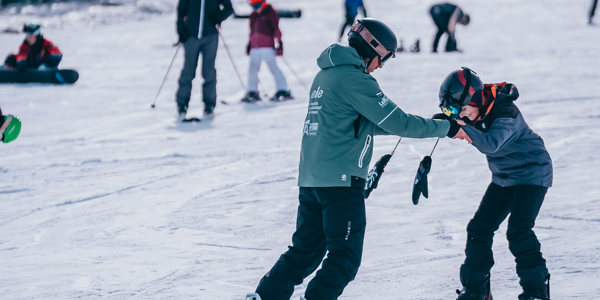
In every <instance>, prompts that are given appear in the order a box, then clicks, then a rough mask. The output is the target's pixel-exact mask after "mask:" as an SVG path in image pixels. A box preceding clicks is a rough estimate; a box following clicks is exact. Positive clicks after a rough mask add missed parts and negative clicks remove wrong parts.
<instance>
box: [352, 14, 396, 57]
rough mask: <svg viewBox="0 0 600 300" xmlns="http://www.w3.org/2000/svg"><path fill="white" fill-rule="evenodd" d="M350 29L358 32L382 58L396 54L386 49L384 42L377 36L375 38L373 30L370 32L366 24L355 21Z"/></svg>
mask: <svg viewBox="0 0 600 300" xmlns="http://www.w3.org/2000/svg"><path fill="white" fill-rule="evenodd" d="M350 31H354V32H356V33H358V34H359V35H360V36H361V37H362V38H363V40H365V42H367V43H368V44H369V45H370V46H371V48H373V50H375V52H377V55H379V57H381V58H382V60H387V59H388V58H389V57H390V55H391V57H395V56H396V55H395V54H394V52H392V51H388V50H387V49H385V47H384V46H383V44H381V43H380V42H379V41H378V40H377V38H375V36H373V35H372V34H371V32H369V30H368V29H366V28H365V26H364V25H363V24H361V23H360V22H355V23H354V24H353V25H352V28H350Z"/></svg>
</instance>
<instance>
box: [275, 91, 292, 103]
mask: <svg viewBox="0 0 600 300" xmlns="http://www.w3.org/2000/svg"><path fill="white" fill-rule="evenodd" d="M292 99H294V97H293V96H292V94H291V93H290V91H284V90H281V91H277V93H275V95H274V96H273V98H271V101H286V100H292Z"/></svg>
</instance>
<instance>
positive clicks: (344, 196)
mask: <svg viewBox="0 0 600 300" xmlns="http://www.w3.org/2000/svg"><path fill="white" fill-rule="evenodd" d="M357 185H358V184H357ZM363 188H364V181H362V186H360V187H359V186H356V187H300V195H299V200H300V205H299V207H298V217H297V222H296V232H295V233H294V235H293V236H292V246H290V247H289V249H288V251H287V252H285V253H283V254H282V255H281V256H280V257H279V259H278V260H277V262H276V263H275V265H274V266H273V268H272V269H271V270H270V271H269V272H268V273H267V274H266V275H265V276H264V277H263V278H262V279H261V281H260V283H259V285H258V287H257V288H256V292H257V293H258V294H259V295H260V296H261V298H262V300H288V299H290V297H291V296H292V294H293V292H294V286H295V285H298V284H300V283H302V281H303V279H304V278H306V277H307V276H309V275H310V274H312V273H313V272H314V271H315V270H316V269H317V267H318V266H319V264H321V262H322V265H321V269H320V270H319V271H317V273H316V275H315V277H314V278H313V279H312V280H311V281H310V282H309V283H308V286H307V288H306V292H305V297H306V299H307V300H333V299H337V298H338V297H339V296H340V295H341V294H342V292H343V290H344V288H345V287H346V285H348V283H349V282H350V281H352V280H353V279H354V277H355V276H356V273H357V272H358V267H359V266H360V261H361V257H362V248H363V240H364V235H365V226H366V214H365V201H364V196H363ZM326 253H327V258H325V259H324V260H323V258H324V257H325V254H326Z"/></svg>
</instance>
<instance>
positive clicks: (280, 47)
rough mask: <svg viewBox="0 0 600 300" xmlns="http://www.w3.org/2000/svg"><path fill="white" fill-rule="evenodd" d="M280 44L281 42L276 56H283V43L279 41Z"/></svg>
mask: <svg viewBox="0 0 600 300" xmlns="http://www.w3.org/2000/svg"><path fill="white" fill-rule="evenodd" d="M278 42H279V46H277V48H275V56H282V55H283V42H281V40H279V41H278Z"/></svg>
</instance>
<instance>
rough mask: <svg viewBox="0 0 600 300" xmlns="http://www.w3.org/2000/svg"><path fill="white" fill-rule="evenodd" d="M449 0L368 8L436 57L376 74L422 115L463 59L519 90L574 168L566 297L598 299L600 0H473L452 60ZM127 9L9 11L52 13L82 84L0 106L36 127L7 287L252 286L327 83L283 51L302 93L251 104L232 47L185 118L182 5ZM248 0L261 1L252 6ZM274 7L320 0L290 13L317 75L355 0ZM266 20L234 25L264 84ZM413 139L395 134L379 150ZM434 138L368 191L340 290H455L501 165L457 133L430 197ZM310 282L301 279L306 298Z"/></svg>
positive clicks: (237, 0) (8, 99)
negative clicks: (434, 42) (437, 48)
mask: <svg viewBox="0 0 600 300" xmlns="http://www.w3.org/2000/svg"><path fill="white" fill-rule="evenodd" d="M433 2H434V1H430V0H428V1H418V0H410V1H395V2H393V1H392V2H390V1H388V2H386V4H385V5H380V3H381V2H377V1H366V2H365V5H366V6H367V10H368V11H369V14H370V16H373V17H376V18H379V19H381V20H383V21H385V22H386V23H388V24H390V26H391V27H392V28H393V29H394V30H395V31H396V33H397V35H398V36H399V38H401V39H402V40H403V42H404V46H405V47H407V46H409V45H410V44H412V43H413V42H414V40H415V39H417V38H419V39H421V49H422V52H421V53H419V54H414V53H399V54H398V55H397V58H395V59H394V60H391V61H390V62H389V63H388V64H386V67H385V68H383V69H380V70H377V71H376V72H375V73H374V76H375V77H376V78H377V79H378V82H379V84H380V85H381V87H382V89H383V90H384V91H385V92H386V95H388V96H389V97H390V98H391V99H392V100H393V101H395V102H396V103H398V104H399V105H400V107H401V108H402V109H404V110H405V111H406V112H409V113H413V114H417V115H422V116H430V115H432V114H434V113H437V112H438V108H437V102H438V100H437V98H438V88H439V84H440V83H441V81H442V79H443V78H444V77H445V75H446V74H447V73H448V72H449V71H450V70H453V69H455V68H458V67H460V66H469V67H471V68H472V69H474V70H476V71H477V72H478V74H479V75H480V76H481V77H482V78H483V79H484V81H486V82H501V81H505V80H506V81H509V82H513V83H515V84H516V85H517V86H518V87H519V91H520V94H521V96H520V98H519V100H518V101H517V105H518V106H519V108H520V110H521V111H522V112H523V114H524V116H525V119H526V121H527V122H528V123H529V125H530V126H531V127H532V128H533V130H535V131H536V132H537V133H539V134H540V135H541V136H542V137H543V138H544V141H545V143H546V146H547V148H548V150H549V152H550V154H551V156H552V159H553V164H554V186H553V187H552V188H550V189H549V191H548V195H547V197H546V200H545V203H544V205H543V206H542V209H541V211H540V215H539V217H538V219H537V222H536V234H537V236H538V237H539V239H540V241H541V244H542V252H543V253H544V256H545V258H546V259H547V262H548V267H549V269H550V272H551V274H552V281H551V284H552V285H551V293H552V299H554V300H557V299H558V300H563V299H590V298H593V297H595V295H598V294H599V293H600V287H598V285H597V282H600V264H599V261H600V246H598V245H600V234H599V233H598V225H599V223H600V218H599V216H600V196H599V195H600V194H599V193H598V189H599V188H600V181H599V180H598V176H597V173H598V171H599V170H600V161H599V160H598V159H597V150H598V147H599V146H600V138H599V137H598V128H599V127H600V113H599V111H600V96H598V95H600V85H598V80H599V79H600V72H599V71H598V70H600V60H599V59H598V57H600V48H599V47H598V40H599V37H600V28H599V27H598V26H587V25H586V24H585V22H586V16H585V15H586V12H587V9H588V4H589V3H587V2H585V1H578V2H577V4H575V5H573V4H567V3H564V1H559V0H548V1H529V2H523V1H517V0H507V1H504V2H502V5H497V3H483V2H481V1H475V0H464V1H461V2H460V3H459V4H460V5H461V6H462V7H463V8H464V9H465V11H467V12H469V13H470V14H471V16H472V24H470V25H469V26H466V27H464V26H459V27H458V29H457V39H458V42H459V47H460V48H462V49H464V53H462V54H443V53H440V54H438V55H433V54H431V53H429V47H430V44H431V39H432V37H433V34H434V32H433V31H434V28H433V24H432V22H431V20H430V19H429V17H428V15H427V9H428V7H429V5H430V4H431V3H433ZM584 2H585V3H584ZM119 3H123V5H121V6H99V5H97V4H91V5H90V4H77V3H71V2H68V3H55V4H52V5H43V6H31V5H28V6H25V7H24V8H23V10H22V11H15V10H14V8H9V9H5V10H2V11H0V29H4V28H13V29H17V30H18V29H20V27H21V26H22V24H23V23H25V22H39V23H41V24H43V25H44V28H43V31H44V33H45V34H46V36H47V37H48V38H50V39H51V40H52V41H53V42H55V43H56V44H57V45H58V46H59V47H60V48H61V50H62V51H63V53H64V58H63V61H62V62H61V66H62V67H64V68H75V69H77V70H78V71H79V73H80V79H79V81H78V82H77V83H76V84H75V85H72V86H54V85H41V84H23V85H0V107H2V110H3V111H4V112H5V113H12V114H16V115H18V116H19V117H20V118H21V120H22V121H23V130H22V132H21V136H20V137H19V139H18V140H17V141H15V142H13V143H11V144H6V145H0V206H1V207H2V208H3V209H2V210H1V211H0V233H1V234H0V293H1V294H2V298H3V299H73V298H84V299H92V298H102V299H232V300H238V299H241V298H242V297H243V296H244V295H245V294H246V293H248V292H251V291H253V290H254V288H255V286H256V284H257V283H258V281H259V280H260V278H261V276H263V275H264V274H265V273H266V272H267V271H268V270H269V268H270V267H271V266H272V265H273V263H274V262H275V261H276V259H277V258H278V257H279V255H280V254H281V253H282V252H283V251H285V250H286V249H287V246H288V245H289V243H290V238H291V235H292V233H293V230H294V226H295V223H296V209H297V193H298V189H297V187H296V176H297V165H298V160H299V154H300V153H299V149H300V139H301V129H302V124H303V120H304V117H305V114H306V106H307V102H308V91H306V89H305V88H304V87H303V85H302V84H301V82H300V81H299V80H297V78H296V77H295V75H294V74H292V73H291V72H290V70H289V68H288V66H287V65H286V64H285V63H283V62H282V61H281V62H280V64H279V65H280V68H281V69H282V71H283V72H284V74H285V75H286V76H287V80H288V83H289V85H290V87H291V90H292V93H293V95H294V96H295V98H296V99H295V100H292V101H288V102H283V103H276V104H275V103H270V102H268V101H267V100H266V99H265V100H263V102H261V103H257V104H255V105H244V104H241V103H239V99H241V97H242V96H243V94H244V91H243V90H242V89H241V87H240V84H239V81H238V79H237V75H236V74H235V71H234V68H233V67H232V62H231V61H230V60H229V57H228V55H227V53H226V49H224V45H223V43H222V41H221V43H220V45H219V54H218V56H217V68H218V85H217V89H218V93H219V99H218V102H219V103H218V104H217V105H218V106H217V109H216V112H215V113H216V115H215V118H214V120H203V121H202V122H200V123H198V124H176V123H175V121H174V119H175V113H176V109H175V104H174V101H173V98H174V94H175V91H176V89H177V78H178V76H179V72H180V70H181V66H182V63H183V59H182V55H181V52H180V53H179V56H178V57H176V59H175V62H174V64H173V66H172V68H171V70H170V72H169V74H168V77H167V80H166V81H165V84H164V87H163V90H162V91H161V93H160V94H159V96H158V98H157V99H156V108H154V109H150V107H149V106H150V104H151V102H152V101H153V100H154V96H155V93H156V91H157V88H158V86H159V85H160V83H161V80H162V78H163V76H165V72H166V70H167V67H168V63H169V62H170V59H171V58H172V57H173V54H174V52H175V48H174V47H172V42H174V41H175V40H176V35H175V24H174V23H175V6H176V1H167V0H148V1H134V0H122V1H120V2H119ZM233 4H234V6H235V8H236V10H237V12H238V13H240V14H243V13H246V12H249V9H248V7H247V5H246V4H245V1H241V0H234V1H233ZM274 5H276V6H277V7H280V8H300V9H302V12H303V15H302V18H301V19H299V20H290V19H282V20H281V23H280V26H281V29H282V32H283V40H284V44H285V47H286V48H285V55H286V56H285V58H286V61H287V62H289V63H290V64H291V66H292V68H293V69H294V71H295V73H296V74H297V75H298V76H299V77H300V78H301V81H302V82H305V83H309V82H310V81H311V80H312V78H313V76H314V74H315V73H316V71H317V66H316V64H315V59H316V57H317V56H318V55H319V53H320V52H321V51H322V50H323V49H324V48H325V47H327V46H328V45H329V44H330V43H332V42H334V41H335V40H337V34H338V33H339V26H340V25H341V22H342V21H343V7H342V5H341V2H339V3H338V2H337V1H319V0H301V1H291V0H281V1H278V2H274ZM491 11H493V13H491ZM596 17H597V16H596ZM596 21H597V22H598V20H596ZM247 26H248V24H247V19H229V20H227V21H225V22H224V23H223V26H222V31H221V33H222V34H223V36H224V37H225V40H226V42H227V43H228V47H229V48H230V50H231V51H232V55H233V56H234V59H235V61H234V62H235V64H236V67H237V69H238V70H240V71H241V72H242V74H241V76H242V78H244V80H245V77H246V70H247V63H248V59H247V57H246V56H245V55H244V52H243V49H244V47H245V45H246V42H247V35H248V29H247ZM315 33H318V34H315ZM22 38H23V37H22V36H21V35H15V34H8V33H0V55H2V57H4V55H6V54H8V53H10V52H14V51H16V50H17V47H18V45H19V43H20V42H21V41H22ZM444 42H445V41H444V40H442V41H441V44H443V43H444ZM442 46H443V45H442ZM260 78H261V91H260V92H261V94H269V95H270V94H272V93H273V91H272V90H273V89H274V84H273V82H272V81H273V80H272V76H271V75H270V74H269V72H268V70H267V68H266V67H263V68H262V69H261V71H260ZM193 88H194V90H193V92H192V100H191V102H190V112H189V114H190V115H191V116H202V108H203V107H202V104H201V101H200V92H199V90H200V89H201V83H200V80H198V79H196V80H195V81H194V87H193ZM397 140H398V138H397V137H377V138H376V139H375V141H376V142H375V150H374V154H373V157H374V160H376V159H377V158H379V157H380V156H381V155H383V154H385V153H388V152H389V151H391V149H392V148H393V147H394V145H395V144H396V142H397ZM434 144H435V139H424V140H419V139H409V138H405V139H403V140H402V142H401V143H400V144H399V146H398V149H397V150H396V154H395V155H394V157H392V159H391V160H390V162H389V164H388V167H387V168H386V173H385V174H384V176H383V178H382V181H381V182H380V184H379V187H378V189H377V190H375V191H374V192H373V194H372V195H371V197H370V198H369V199H368V200H367V220H368V221H367V222H368V225H367V231H368V232H367V234H366V238H365V247H364V253H363V261H362V265H361V268H360V270H359V273H358V275H357V277H356V279H355V280H354V281H353V282H351V283H350V284H349V285H348V287H347V288H346V289H345V291H344V294H343V295H342V296H341V297H340V299H378V300H388V299H389V300H397V299H408V300H415V299H423V300H425V299H426V300H431V299H454V298H455V294H454V290H455V289H456V288H459V287H460V281H459V278H458V270H459V266H460V264H461V263H462V260H463V259H464V253H463V251H464V244H465V240H466V232H465V228H466V225H467V222H468V221H469V219H470V218H471V217H472V215H473V213H474V212H475V210H476V208H477V204H478V203H479V200H480V198H481V196H482V195H483V192H484V190H485V188H486V186H487V184H488V181H489V178H490V177H491V176H490V174H489V170H488V169H487V163H486V161H485V158H484V157H483V155H481V154H480V153H478V152H477V151H476V150H475V149H474V148H473V147H470V146H468V145H466V144H465V143H464V142H463V141H454V140H448V139H442V140H440V142H439V144H438V146H437V148H436V150H435V153H434V154H433V164H432V170H431V173H430V174H429V192H430V195H429V198H428V199H424V198H423V199H421V201H420V203H419V205H417V206H415V205H412V203H411V201H410V198H411V196H410V195H411V190H410V187H411V183H412V181H413V180H414V175H415V172H416V169H417V166H418V163H419V161H420V160H421V159H422V157H423V156H424V155H428V154H429V153H430V152H431V149H432V147H433V145H434ZM505 236H506V224H503V225H501V227H500V229H499V230H498V232H497V233H496V236H495V239H494V246H493V250H494V259H495V262H496V264H495V266H494V268H493V269H492V274H491V276H492V292H493V294H494V298H495V299H516V298H517V295H518V294H519V293H520V288H519V286H518V281H519V279H518V277H517V275H516V273H515V267H514V258H513V257H512V255H511V254H510V251H509V250H508V244H507V242H506V238H505ZM310 278H312V275H311V276H310V277H309V278H307V280H306V281H305V282H304V283H303V284H301V285H299V286H297V287H296V290H295V293H294V297H295V299H297V296H298V295H302V294H303V291H304V289H305V288H306V283H307V282H308V280H310Z"/></svg>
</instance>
